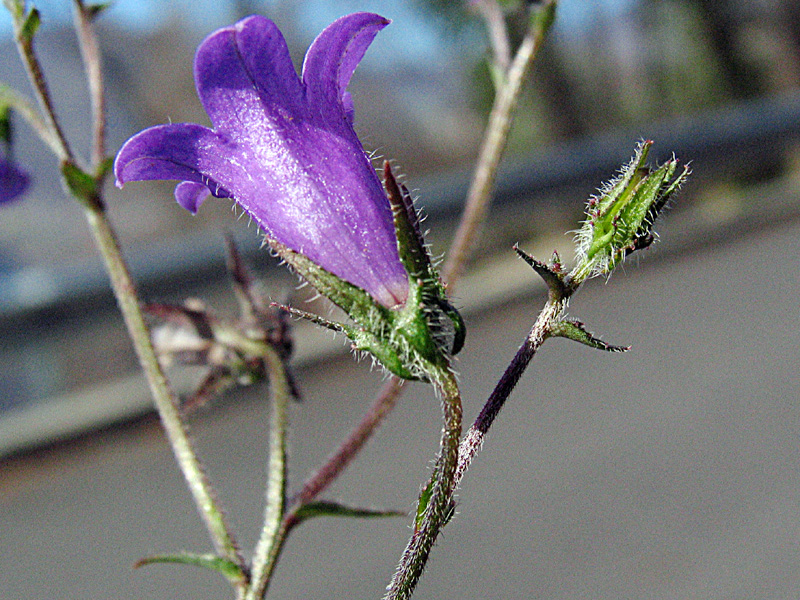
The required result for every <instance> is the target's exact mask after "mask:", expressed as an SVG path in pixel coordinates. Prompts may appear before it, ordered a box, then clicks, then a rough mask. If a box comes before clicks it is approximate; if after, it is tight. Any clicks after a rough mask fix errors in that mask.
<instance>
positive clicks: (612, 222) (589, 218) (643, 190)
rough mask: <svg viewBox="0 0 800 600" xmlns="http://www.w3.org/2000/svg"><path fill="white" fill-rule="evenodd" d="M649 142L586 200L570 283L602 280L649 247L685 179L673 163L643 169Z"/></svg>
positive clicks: (684, 169) (686, 171) (675, 161)
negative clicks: (654, 229)
mask: <svg viewBox="0 0 800 600" xmlns="http://www.w3.org/2000/svg"><path fill="white" fill-rule="evenodd" d="M652 145H653V142H652V141H645V142H642V143H641V144H640V145H639V147H638V148H637V149H636V153H635V155H634V157H633V159H632V160H631V161H630V163H628V165H626V166H625V167H623V169H622V171H621V172H620V174H619V175H618V176H617V177H616V178H615V179H614V180H612V181H611V182H609V183H608V184H606V185H604V186H603V187H602V188H601V189H600V192H599V193H598V194H597V195H596V196H593V197H592V198H590V199H589V202H588V203H587V207H586V220H585V221H584V223H583V227H581V229H580V230H579V231H578V233H577V235H576V243H577V245H578V248H577V255H578V264H577V266H576V267H575V269H574V271H573V273H572V281H573V283H575V284H580V283H581V282H582V281H583V280H585V279H586V278H588V277H595V276H597V275H606V274H608V273H610V272H611V271H612V270H613V269H614V267H616V266H617V265H618V264H619V263H621V262H622V261H623V260H624V259H625V257H626V256H628V255H629V254H630V253H631V252H634V251H636V250H641V249H642V248H647V247H648V246H649V245H650V244H652V243H653V241H654V239H655V234H654V233H653V225H654V224H655V221H656V219H657V218H658V216H659V214H660V213H661V212H662V211H663V210H664V208H665V207H666V206H667V204H668V202H669V200H670V198H671V197H672V195H673V194H674V193H675V192H676V191H677V190H678V189H679V188H680V186H681V185H682V184H683V182H684V181H686V178H687V176H688V175H689V168H688V167H684V168H683V169H682V170H681V171H680V172H678V174H677V176H676V171H678V161H677V160H676V159H675V158H672V159H671V160H668V161H667V162H665V163H664V164H663V165H661V166H659V167H656V168H655V169H653V168H651V167H649V166H647V165H646V163H645V161H646V159H647V154H648V152H649V151H650V147H651V146H652Z"/></svg>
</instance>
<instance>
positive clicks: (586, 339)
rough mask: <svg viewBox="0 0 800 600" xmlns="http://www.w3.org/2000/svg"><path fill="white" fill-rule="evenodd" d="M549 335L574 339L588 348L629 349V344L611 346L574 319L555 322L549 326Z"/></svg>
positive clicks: (615, 350) (620, 350)
mask: <svg viewBox="0 0 800 600" xmlns="http://www.w3.org/2000/svg"><path fill="white" fill-rule="evenodd" d="M550 335H552V336H556V337H564V338H568V339H570V340H575V341H576V342H580V343H581V344H585V345H586V346H589V347H590V348H597V349H598V350H605V351H607V352H627V351H628V350H630V349H631V348H630V346H612V345H611V344H607V343H606V342H604V341H603V340H601V339H599V338H596V337H594V336H593V335H592V334H591V333H589V332H588V331H586V328H585V327H584V326H583V323H581V322H580V321H575V320H564V321H559V322H558V323H555V324H554V325H553V326H552V327H551V328H550Z"/></svg>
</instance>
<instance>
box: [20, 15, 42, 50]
mask: <svg viewBox="0 0 800 600" xmlns="http://www.w3.org/2000/svg"><path fill="white" fill-rule="evenodd" d="M41 24H42V17H41V15H40V14H39V10H38V9H36V8H31V9H30V10H29V11H28V16H27V17H25V22H24V23H23V24H22V29H21V30H20V37H21V38H22V40H23V41H24V42H25V43H27V44H30V43H31V42H32V41H33V36H34V35H36V31H37V30H38V29H39V25H41Z"/></svg>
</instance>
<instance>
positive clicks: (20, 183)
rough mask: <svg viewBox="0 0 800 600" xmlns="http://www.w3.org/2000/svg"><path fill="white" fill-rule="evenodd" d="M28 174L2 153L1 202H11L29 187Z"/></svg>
mask: <svg viewBox="0 0 800 600" xmlns="http://www.w3.org/2000/svg"><path fill="white" fill-rule="evenodd" d="M29 182H30V178H29V177H28V174H27V173H26V172H25V171H23V170H22V169H20V168H19V167H17V166H16V165H15V164H14V163H13V162H11V161H10V160H6V158H5V157H4V156H2V155H0V204H4V203H6V202H11V201H12V200H14V199H16V198H17V197H18V196H20V195H22V193H23V192H24V191H25V190H26V189H27V188H28V184H29Z"/></svg>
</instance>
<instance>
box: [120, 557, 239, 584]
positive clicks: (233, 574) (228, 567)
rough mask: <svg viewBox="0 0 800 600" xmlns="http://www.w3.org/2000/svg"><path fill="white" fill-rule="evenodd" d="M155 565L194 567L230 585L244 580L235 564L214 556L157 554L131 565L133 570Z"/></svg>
mask: <svg viewBox="0 0 800 600" xmlns="http://www.w3.org/2000/svg"><path fill="white" fill-rule="evenodd" d="M157 563H172V564H181V565H192V566H194V567H202V568H204V569H210V570H212V571H216V572H217V573H220V574H221V575H222V576H223V577H225V578H226V579H227V580H228V581H230V582H231V583H235V584H238V583H240V582H242V581H244V580H245V579H246V576H245V574H244V572H243V571H242V569H241V568H240V567H239V565H237V564H236V563H235V562H233V561H230V560H228V559H227V558H221V557H219V556H216V555H215V554H194V553H191V552H182V553H180V554H159V555H156V556H147V557H145V558H141V559H139V560H137V561H136V563H135V564H134V565H133V568H134V569H138V568H139V567H143V566H145V565H152V564H157Z"/></svg>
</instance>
